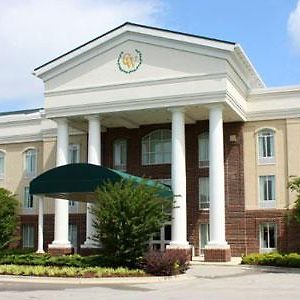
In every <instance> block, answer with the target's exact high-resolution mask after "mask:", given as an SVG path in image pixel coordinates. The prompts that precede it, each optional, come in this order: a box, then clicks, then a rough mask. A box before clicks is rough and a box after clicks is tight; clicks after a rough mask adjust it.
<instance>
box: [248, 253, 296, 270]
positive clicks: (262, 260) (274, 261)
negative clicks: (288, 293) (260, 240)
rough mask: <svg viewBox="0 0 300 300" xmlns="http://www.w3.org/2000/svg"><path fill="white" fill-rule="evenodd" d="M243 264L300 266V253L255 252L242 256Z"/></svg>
mask: <svg viewBox="0 0 300 300" xmlns="http://www.w3.org/2000/svg"><path fill="white" fill-rule="evenodd" d="M242 264H247V265H263V266H276V267H291V268H300V254H298V253H289V254H280V253H277V252H273V253H265V254H259V253H254V254H250V255H247V256H244V257H242Z"/></svg>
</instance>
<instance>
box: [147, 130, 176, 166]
mask: <svg viewBox="0 0 300 300" xmlns="http://www.w3.org/2000/svg"><path fill="white" fill-rule="evenodd" d="M156 134H159V135H160V137H159V138H158V139H157V138H154V136H155V135H156ZM166 135H168V136H169V137H168V138H166V137H165V136H166ZM153 142H158V145H159V143H160V144H161V145H160V147H161V148H162V149H161V151H151V148H152V147H151V144H152V143H153ZM168 143H169V144H170V146H169V147H170V151H167V150H166V149H165V148H166V144H168ZM141 144H142V165H143V166H147V165H162V164H170V163H171V155H172V132H171V130H170V129H158V130H154V131H151V132H150V133H149V134H147V135H145V136H144V137H143V138H142V143H141ZM159 155H160V156H161V157H162V159H161V161H159V160H157V158H156V156H159ZM152 156H153V157H154V160H153V159H152Z"/></svg>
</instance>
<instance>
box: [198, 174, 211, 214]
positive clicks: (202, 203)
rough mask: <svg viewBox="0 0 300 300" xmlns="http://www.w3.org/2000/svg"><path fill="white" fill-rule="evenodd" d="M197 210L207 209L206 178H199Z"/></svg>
mask: <svg viewBox="0 0 300 300" xmlns="http://www.w3.org/2000/svg"><path fill="white" fill-rule="evenodd" d="M199 208H200V209H208V208H209V178H208V177H200V178H199Z"/></svg>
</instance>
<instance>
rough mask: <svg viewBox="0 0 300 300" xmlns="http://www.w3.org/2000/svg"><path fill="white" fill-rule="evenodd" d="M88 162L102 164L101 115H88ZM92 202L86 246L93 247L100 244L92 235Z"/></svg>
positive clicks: (87, 219)
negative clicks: (97, 243) (96, 242)
mask: <svg viewBox="0 0 300 300" xmlns="http://www.w3.org/2000/svg"><path fill="white" fill-rule="evenodd" d="M87 120H88V122H89V133H88V162H89V163H90V164H94V165H99V166H100V165H101V121H100V117H99V116H88V117H87ZM92 205H93V204H91V203H88V204H87V212H86V241H85V242H84V245H83V246H84V247H86V248H93V247H97V246H99V245H96V244H95V241H93V239H92V237H93V235H94V227H93V215H92V213H91V208H92Z"/></svg>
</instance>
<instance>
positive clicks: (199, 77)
mask: <svg viewBox="0 0 300 300" xmlns="http://www.w3.org/2000/svg"><path fill="white" fill-rule="evenodd" d="M226 76H227V73H213V74H197V75H185V76H178V77H172V78H161V79H154V78H152V79H147V80H136V81H134V82H132V81H126V82H122V83H112V84H104V85H99V86H88V87H82V88H72V89H65V90H59V91H50V92H45V96H61V95H70V94H74V93H76V94H79V93H87V92H97V91H105V90H116V89H123V88H135V87H140V86H153V85H161V84H170V83H181V82H188V81H195V80H205V79H221V78H226Z"/></svg>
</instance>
